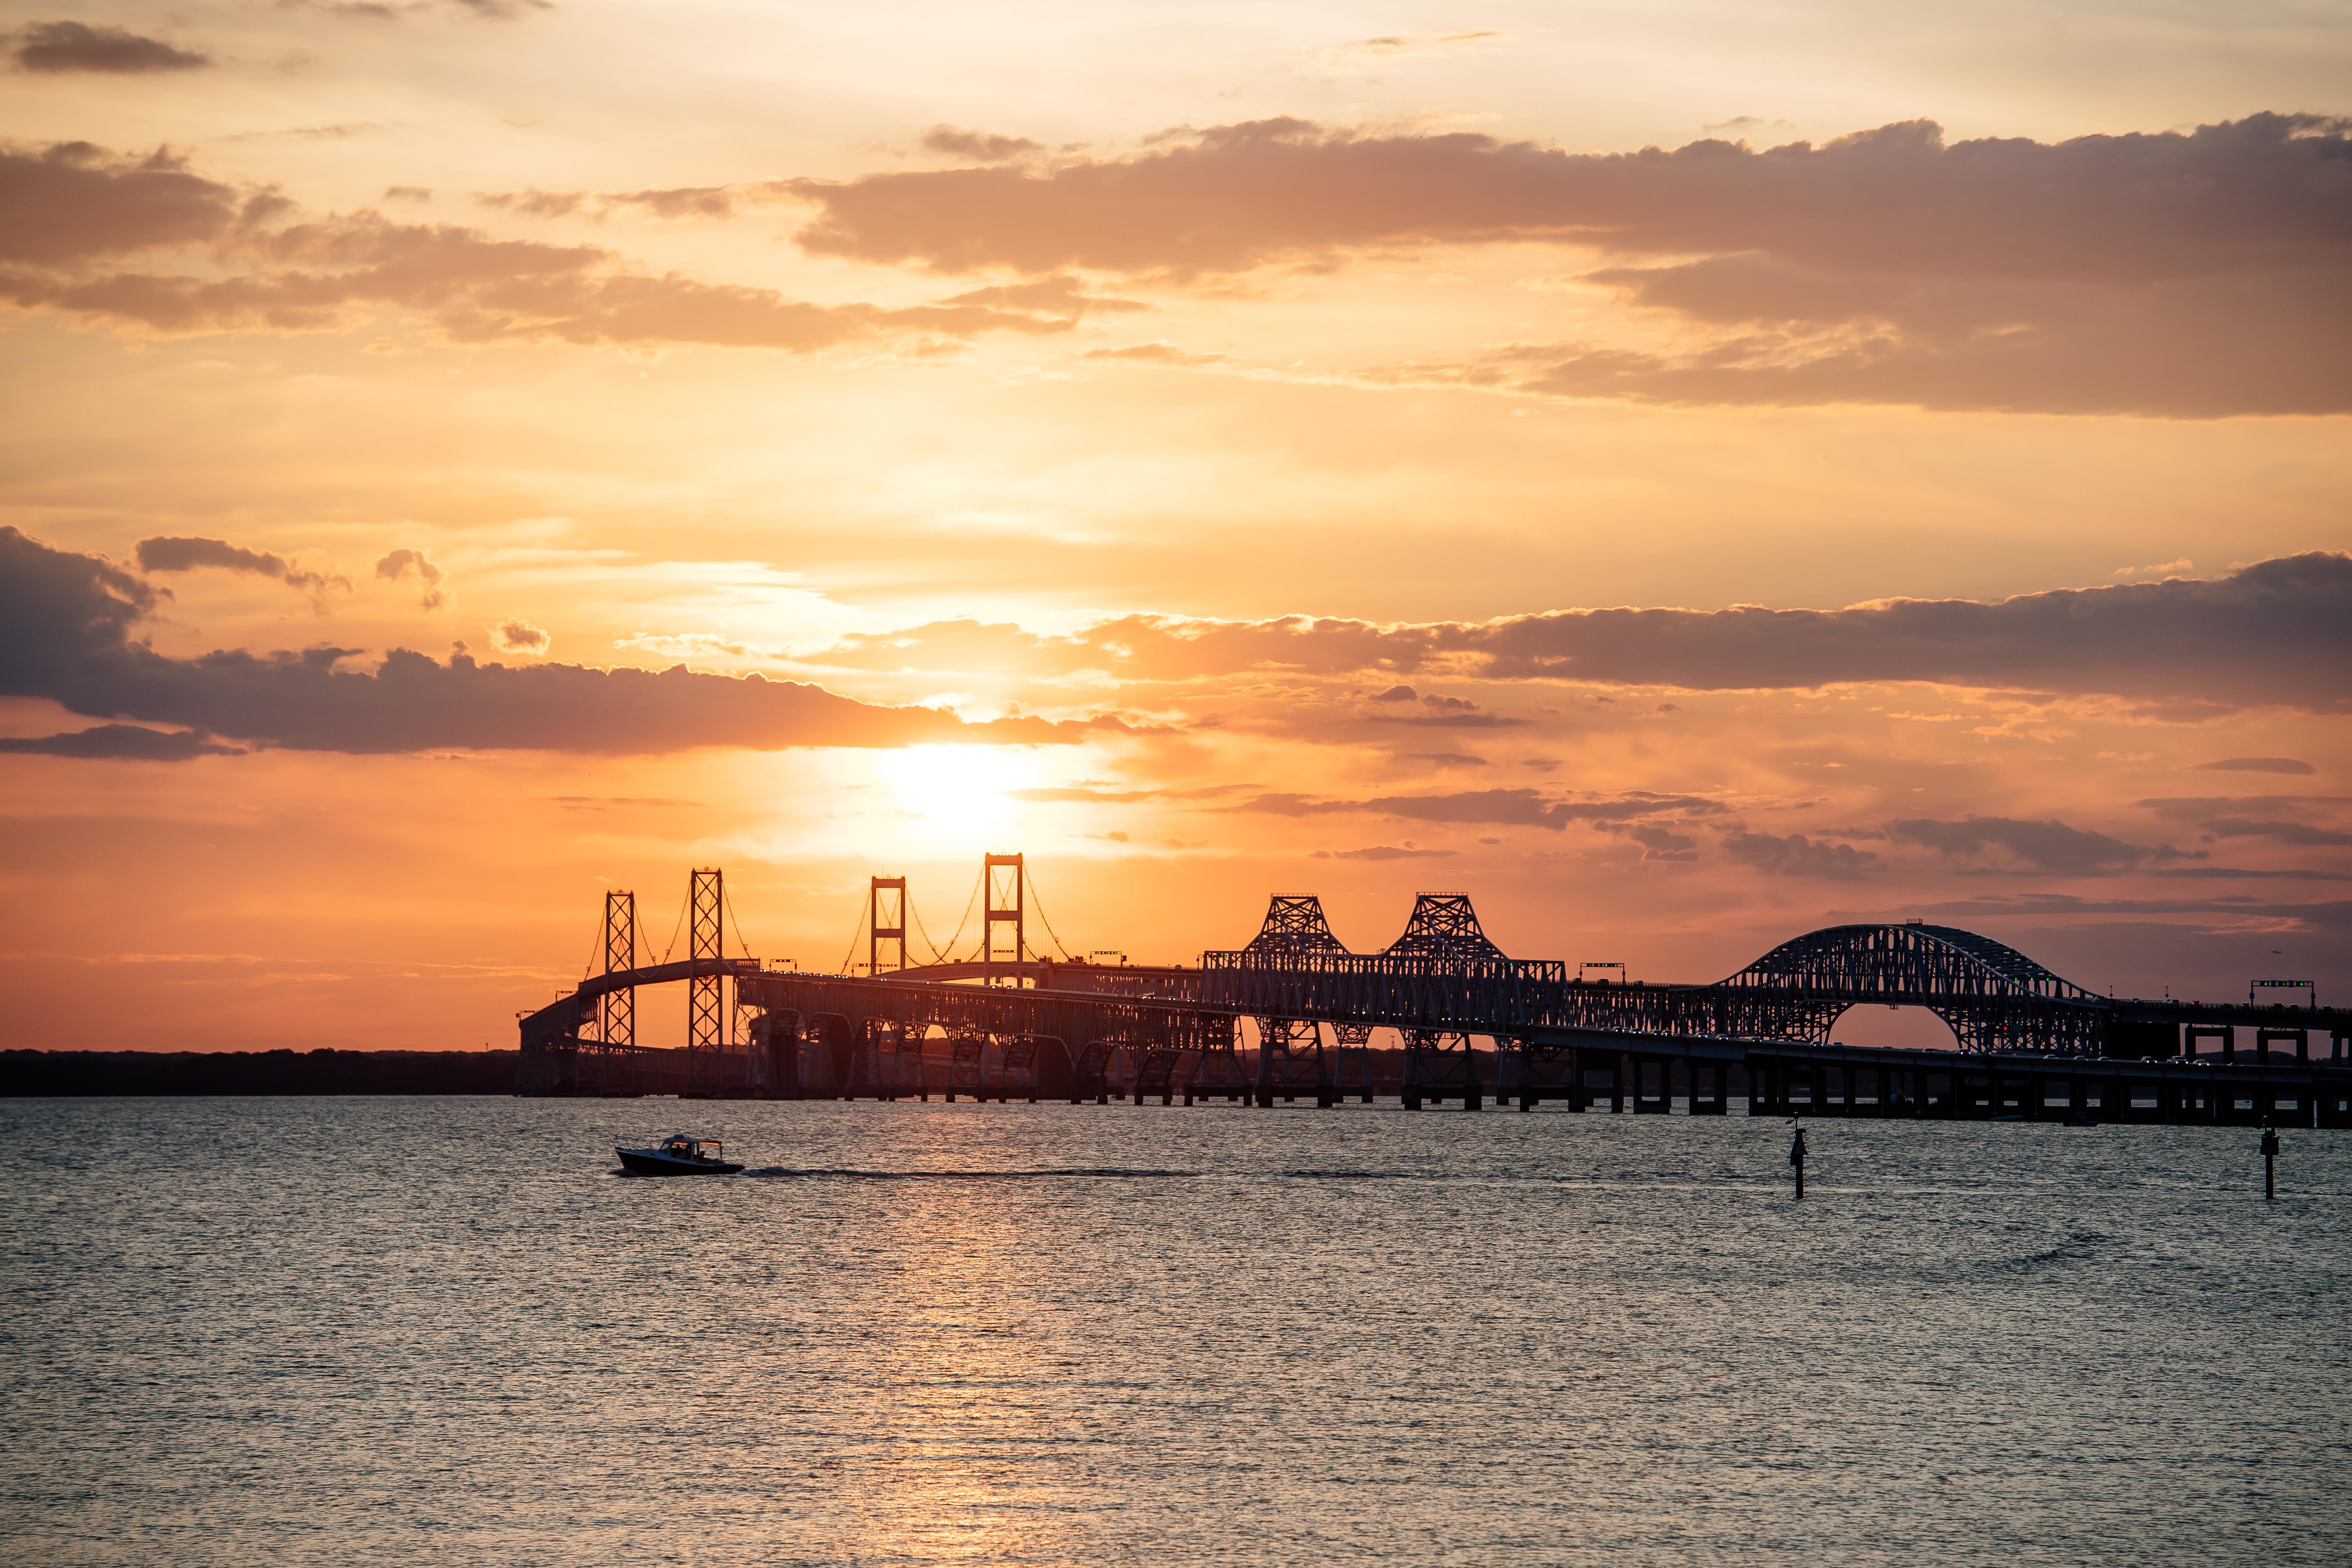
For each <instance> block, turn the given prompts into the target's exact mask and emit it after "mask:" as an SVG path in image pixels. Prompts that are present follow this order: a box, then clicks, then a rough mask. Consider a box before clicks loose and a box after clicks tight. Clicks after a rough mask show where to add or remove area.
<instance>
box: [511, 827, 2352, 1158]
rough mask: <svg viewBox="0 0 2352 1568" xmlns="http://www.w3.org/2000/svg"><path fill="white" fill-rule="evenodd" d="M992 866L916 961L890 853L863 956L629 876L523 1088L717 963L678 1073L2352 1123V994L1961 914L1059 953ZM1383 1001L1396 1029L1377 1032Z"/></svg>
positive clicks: (700, 874) (595, 1048)
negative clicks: (1608, 972) (2097, 960)
mask: <svg viewBox="0 0 2352 1568" xmlns="http://www.w3.org/2000/svg"><path fill="white" fill-rule="evenodd" d="M982 889H984V890H985V891H986V893H987V899H986V900H985V902H986V908H985V910H984V912H983V917H982V933H981V941H980V943H979V945H978V946H977V948H976V949H975V950H974V951H973V952H971V953H970V954H968V955H966V956H962V957H957V956H954V955H953V954H952V953H950V952H942V951H940V950H938V949H936V948H935V949H934V950H933V953H932V957H933V960H934V962H931V963H924V964H913V963H908V957H909V952H908V942H907V931H908V926H909V923H910V916H911V905H910V904H909V902H908V898H907V888H906V880H905V879H903V878H875V879H872V883H871V886H870V888H869V892H868V898H867V907H866V911H865V915H864V917H863V919H862V922H861V925H860V928H859V931H858V938H859V939H861V940H863V941H864V942H866V963H864V964H863V965H858V964H855V963H850V962H848V961H847V959H845V963H844V964H843V967H842V972H840V973H830V974H826V973H803V972H801V971H799V970H798V969H796V968H791V967H779V966H772V965H763V964H762V963H761V962H760V961H759V960H758V959H756V958H753V957H751V956H750V954H749V952H748V951H747V952H743V953H742V954H741V955H740V956H736V957H731V958H730V957H729V956H727V955H726V954H725V952H723V942H721V940H720V937H721V932H720V929H719V927H720V912H721V910H722V908H723V906H724V891H723V881H722V879H721V873H719V871H716V870H707V871H706V870H698V871H696V872H695V873H693V876H692V878H691V879H689V896H688V905H689V909H688V914H689V915H691V916H692V919H693V922H694V928H693V931H692V934H691V935H690V938H689V942H688V948H689V951H688V957H687V958H685V959H684V960H681V961H674V962H673V961H670V960H668V959H667V958H665V960H664V962H662V963H654V964H646V965H640V964H638V963H636V962H635V940H636V939H635V931H636V930H637V929H638V928H637V927H636V925H635V910H634V899H633V896H632V895H629V894H625V893H615V894H610V895H608V896H607V899H606V915H605V943H604V949H605V966H604V972H603V973H595V974H592V975H590V976H589V977H587V978H586V979H585V980H583V982H582V984H580V985H579V986H578V987H577V988H576V989H574V990H573V991H572V992H570V993H568V994H565V995H563V996H562V997H561V998H559V999H558V1000H557V1001H555V1002H554V1003H552V1004H551V1005H548V1006H546V1007H542V1008H541V1009H538V1010H537V1011H535V1012H532V1013H530V1014H528V1015H525V1016H521V1017H520V1036H521V1046H522V1058H523V1060H522V1079H521V1088H522V1089H523V1091H524V1092H530V1093H595V1092H603V1093H615V1092H631V1091H633V1090H640V1089H643V1088H644V1087H646V1086H647V1083H648V1079H647V1077H646V1059H647V1058H646V1054H645V1053H640V1052H638V1051H637V1050H636V1047H635V1041H634V1036H633V1028H634V1022H633V1019H634V1013H633V1004H630V1003H629V1002H628V1001H627V998H629V997H631V996H633V995H634V993H635V989H636V988H637V987H639V986H643V985H650V984H667V983H674V982H679V981H683V982H686V983H687V984H689V985H691V986H694V987H697V988H698V989H697V991H696V993H695V1001H694V1003H693V1005H691V1006H690V1007H689V1039H688V1049H687V1051H686V1052H685V1053H684V1054H683V1057H684V1059H683V1063H682V1065H676V1064H674V1065H672V1066H670V1067H669V1068H667V1070H666V1072H664V1073H660V1074H656V1080H655V1081H654V1083H653V1085H652V1086H653V1087H657V1088H668V1089H675V1090H676V1091H677V1092H680V1093H684V1094H689V1095H701V1096H722V1095H745V1096H757V1097H762V1098H785V1099H798V1098H808V1097H816V1098H842V1099H865V1098H876V1099H885V1100H891V1099H898V1098H925V1099H927V1098H929V1096H930V1095H931V1094H933V1093H940V1094H943V1095H945V1096H946V1097H947V1098H949V1099H954V1098H956V1097H958V1096H959V1095H962V1096H970V1097H971V1098H976V1099H982V1100H985V1099H992V1098H993V1099H999V1100H1002V1099H1008V1098H1021V1099H1026V1100H1037V1099H1041V1098H1043V1099H1056V1100H1058V1099H1069V1100H1073V1101H1074V1102H1076V1101H1083V1100H1089V1099H1091V1100H1097V1101H1101V1100H1107V1099H1108V1097H1109V1096H1110V1095H1111V1094H1112V1093H1113V1092H1118V1093H1119V1094H1120V1095H1121V1096H1122V1097H1126V1096H1132V1097H1134V1099H1135V1100H1136V1101H1137V1103H1142V1102H1143V1101H1144V1100H1147V1099H1152V1098H1156V1099H1158V1100H1160V1101H1161V1102H1163V1103H1173V1102H1174V1100H1175V1099H1176V1098H1177V1097H1178V1096H1180V1095H1181V1097H1182V1098H1183V1100H1184V1102H1185V1103H1186V1104H1188V1105H1190V1104H1194V1103H1197V1102H1199V1101H1202V1100H1220V1099H1221V1100H1226V1101H1228V1102H1234V1103H1248V1104H1253V1105H1258V1106H1272V1105H1273V1104H1275V1103H1276V1101H1277V1100H1282V1101H1295V1100H1300V1099H1303V1098H1306V1097H1309V1096H1311V1097H1313V1098H1314V1100H1315V1101H1316V1102H1317V1103H1318V1105H1323V1106H1332V1105H1336V1104H1338V1103H1339V1102H1340V1101H1341V1100H1364V1101H1370V1100H1372V1099H1373V1098H1374V1097H1375V1095H1376V1094H1377V1093H1379V1092H1381V1091H1382V1090H1387V1091H1390V1092H1393V1093H1394V1094H1395V1095H1396V1097H1397V1098H1398V1099H1400V1100H1402V1103H1403V1104H1404V1105H1405V1106H1406V1107H1407V1108H1408V1109H1412V1110H1418V1109H1421V1108H1422V1107H1423V1106H1429V1105H1441V1104H1444V1103H1446V1102H1448V1101H1449V1100H1450V1101H1452V1102H1454V1103H1456V1104H1458V1105H1460V1106H1462V1107H1464V1108H1465V1109H1473V1110H1475V1109H1479V1108H1481V1107H1483V1106H1484V1105H1485V1104H1486V1103H1487V1102H1488V1101H1489V1100H1492V1101H1494V1102H1495V1103H1497V1104H1501V1103H1508V1102H1513V1101H1516V1102H1517V1104H1518V1106H1519V1107H1520V1109H1522V1110H1529V1109H1532V1108H1533V1107H1535V1106H1536V1105H1538V1104H1540V1103H1544V1102H1547V1101H1550V1102H1556V1103H1562V1104H1566V1105H1568V1106H1570V1107H1571V1108H1573V1109H1576V1110H1586V1109H1589V1108H1591V1107H1593V1106H1595V1105H1598V1104H1601V1103H1602V1102H1604V1101H1605V1102H1606V1103H1607V1104H1608V1105H1609V1106H1610V1107H1611V1108H1612V1110H1615V1109H1626V1108H1628V1107H1629V1106H1630V1109H1631V1110H1633V1111H1636V1112H1657V1111H1662V1110H1668V1109H1670V1108H1671V1107H1672V1105H1673V1104H1674V1102H1675V1100H1677V1099H1680V1100H1683V1102H1684V1103H1685V1106H1686V1108H1687V1109H1688V1110H1689V1111H1690V1112H1691V1113H1692V1114H1697V1115H1707V1114H1723V1113H1725V1112H1726V1111H1727V1110H1728V1108H1729V1105H1730V1101H1731V1100H1732V1099H1733V1097H1734V1093H1735V1091H1737V1092H1738V1094H1739V1095H1740V1096H1741V1097H1742V1098H1743V1099H1744V1100H1745V1101H1746V1106H1747V1110H1748V1112H1749V1113H1750V1114H1755V1115H1780V1114H1788V1113H1790V1112H1791V1111H1795V1110H1804V1111H1807V1112H1808V1113H1810V1114H1815V1115H1821V1114H1846V1115H1885V1116H1891V1115H1905V1116H1937V1117H1977V1118H1987V1117H1994V1116H2001V1117H2007V1116H2017V1117H2021V1118H2025V1119H2029V1120H2034V1119H2042V1118H2045V1117H2051V1118H2062V1117H2082V1116H2086V1115H2095V1117H2096V1118H2097V1119H2098V1120H2101V1121H2218V1122H2236V1121H2272V1122H2280V1123H2294V1124H2301V1125H2310V1126H2352V1054H2347V1046H2352V1009H2344V1008H2334V1007H2326V1008H2323V1007H2320V1006H2318V1005H2316V1000H2315V998H2314V1000H2313V1003H2312V1005H2307V1006H2287V1005H2282V1004H2270V1005H2259V1004H2257V1003H2255V1002H2254V1001H2253V1000H2252V996H2251V993H2250V996H2249V1000H2248V1001H2247V1002H2246V1003H2244V1004H2238V1003H2234V1002H2229V1003H2215V1004H2208V1003H2204V1002H2184V1001H2173V1000H2170V999H2166V1000H2162V1001H2150V1000H2142V999H2117V998H2115V997H2109V996H2101V995H2099V994H2095V993H2093V992H2091V991H2088V990H2086V989H2084V987H2082V986H2079V985H2075V984H2071V983H2070V982H2068V981H2066V980H2064V979H2063V978H2061V977H2060V976H2058V975H2057V974H2055V973H2052V972H2051V971H2050V970H2048V969H2046V968H2045V967H2043V966H2042V965H2041V964H2039V963H2035V962H2034V961H2033V960H2032V959H2031V958H2029V957H2027V956H2026V955H2025V954H2023V953H2021V952H2017V951H2016V950H2015V949H2013V948H2011V947H2009V946H2007V945H2005V944H2003V943H2001V942H1996V941H1994V940H1992V939H1991V938H1990V937H1986V936H1982V935H1979V934H1978V933H1976V932H1973V931H1963V930H1960V929H1958V928H1957V927H1951V926H1939V925H1929V924H1926V923H1924V922H1921V921H1905V922H1901V923H1895V924H1864V925H1843V926H1832V927H1829V928H1826V929H1824V930H1821V931H1811V932H1808V933H1806V934H1804V935H1801V936H1798V937H1795V938H1793V939H1791V940H1790V941H1788V942H1783V943H1781V944H1780V946H1778V947H1776V948H1774V949H1772V951H1771V952H1767V953H1765V954H1764V955H1763V956H1762V957H1760V958H1759V959H1757V960H1756V962H1755V963H1750V964H1748V966H1747V967H1746V968H1744V969H1741V970H1740V971H1738V973H1734V974H1731V975H1729V976H1727V977H1726V978H1725V979H1722V980H1719V981H1716V982H1712V983H1706V984H1656V983H1648V982H1640V983H1636V982H1627V981H1623V980H1611V979H1607V978H1601V979H1591V978H1588V977H1587V976H1586V973H1585V970H1588V969H1590V968H1591V967H1594V966H1591V965H1586V966H1583V968H1580V970H1579V972H1578V973H1575V974H1570V973H1569V972H1568V966H1567V964H1566V963H1563V962H1561V961H1559V960H1550V959H1533V960H1531V959H1515V958H1512V957H1509V956H1508V955H1507V954H1505V953H1504V952H1502V951H1501V950H1500V949H1499V948H1498V947H1496V944H1495V943H1494V942H1492V941H1491V940H1490V939H1489V938H1488V937H1487V936H1486V932H1485V931H1484V930H1483V928H1482V927H1481V925H1480V922H1479V920H1478V916H1477V912H1476V910H1475V909H1474V908H1473V907H1472V904H1471V901H1470V899H1469V897H1468V895H1466V894H1463V893H1423V894H1421V895H1419V897H1418V898H1417V899H1416V900H1415V901H1414V905H1413V909H1412V914H1411V916H1410V917H1409V918H1408V920H1407V921H1406V924H1405V928H1404V930H1403V931H1402V933H1401V934H1400V935H1399V936H1398V937H1397V939H1396V940H1395V941H1394V942H1391V943H1390V944H1388V945H1387V946H1386V947H1384V948H1382V949H1381V950H1380V951H1379V952H1350V951H1349V949H1348V948H1347V947H1345V946H1344V945H1343V944H1342V943H1341V942H1339V940H1338V939H1337V937H1336V936H1335V935H1334V934H1333V933H1332V931H1331V929H1330V925H1329V922H1328V920H1327V919H1326V918H1325V916H1324V913H1323V910H1322V906H1321V903H1320V900H1318V899H1317V898H1315V897H1313V896H1307V895H1276V896H1275V897H1274V898H1273V899H1272V900H1270V901H1269V904H1268V907H1267V910H1266V914H1265V921H1264V922H1263V923H1262V925H1261V927H1260V929H1259V931H1257V933H1256V934H1255V936H1253V937H1252V938H1251V939H1250V941H1249V942H1246V943H1245V944H1244V945H1243V946H1241V947H1239V948H1235V949H1231V950H1223V951H1212V952H1204V953H1202V955H1201V960H1200V963H1198V964H1197V965H1192V966H1186V965H1167V966H1152V965H1137V964H1129V963H1125V962H1124V961H1123V960H1122V961H1120V962H1116V963H1101V962H1090V961H1087V960H1080V959H1077V958H1076V957H1074V956H1072V955H1069V954H1067V953H1066V952H1065V953H1063V955H1062V956H1061V957H1059V958H1058V959H1056V958H1048V957H1045V956H1044V955H1043V954H1041V953H1040V952H1038V951H1037V950H1036V949H1035V948H1034V947H1033V946H1032V945H1031V943H1030V942H1029V941H1028V937H1027V921H1028V914H1029V910H1030V909H1031V908H1032V894H1031V890H1030V889H1029V888H1028V886H1027V880H1026V868H1025V866H1024V863H1023V861H1022V858H1021V857H1019V856H990V857H988V858H987V862H986V864H985V865H984V866H983V868H982ZM620 900H626V901H627V902H626V904H625V907H624V906H623V905H621V903H620V902H619V901H620ZM975 900H976V901H977V900H978V891H977V890H976V893H975ZM969 915H970V910H969V909H968V910H967V922H968V921H969ZM682 923H684V921H682ZM914 923H915V924H916V927H917V929H918V930H919V920H918V921H914ZM1047 930H1048V932H1049V934H1050V927H1048V928H1047ZM616 933H621V934H617V935H616ZM960 939H961V928H959V931H958V935H957V937H956V938H952V939H950V944H949V946H950V949H952V948H953V947H954V945H955V942H957V941H958V940H960ZM1006 939H1009V941H1008V940H1006ZM738 940H739V945H740V931H739V932H738ZM928 940H929V939H928V937H926V938H925V941H926V942H927V943H928ZM1059 945H1060V944H1059V942H1058V939H1056V940H1055V947H1056V948H1058V947H1059ZM855 955H856V942H855V941H853V943H852V948H851V953H850V955H849V957H850V958H854V957H855ZM1112 956H1114V957H1116V956H1117V955H1112ZM861 968H862V969H863V971H864V973H856V971H857V970H859V969H861ZM727 987H731V990H732V994H733V998H734V1005H733V1007H732V1009H731V1010H730V1008H728V1007H727V1006H726V1005H724V1002H723V1000H722V988H727ZM1858 1005H1881V1006H1898V1007H1900V1006H1911V1007H1923V1008H1926V1009H1927V1010H1928V1011H1930V1012H1932V1013H1934V1014H1935V1015H1936V1016H1937V1017H1939V1018H1941V1019H1942V1020H1943V1021H1944V1022H1945V1023H1946V1024H1947V1025H1948V1026H1949V1027H1950V1028H1951V1030H1952V1034H1953V1037H1954V1041H1955V1045H1956V1047H1957V1048H1956V1049H1954V1050H1950V1051H1914V1050H1896V1049H1887V1048H1877V1047H1856V1046H1850V1045H1840V1044H1837V1043H1835V1041H1834V1040H1833V1038H1832V1033H1833V1030H1834V1028H1835V1026H1836V1025H1837V1023H1838V1020H1839V1019H1840V1018H1841V1017H1842V1016H1843V1014H1844V1013H1845V1012H1846V1011H1847V1010H1848V1009H1849V1008H1852V1007H1854V1006H1858ZM2242 1031H2243V1032H2245V1033H2246V1034H2247V1035H2249V1036H2250V1039H2249V1041H2248V1044H2249V1045H2250V1047H2251V1049H2249V1050H2247V1051H2244V1052H2242V1051H2241V1050H2240V1049H2239V1035H2240V1033H2241V1032H2242ZM1376 1032H1389V1033H1390V1037H1392V1038H1393V1039H1395V1040H1396V1041H1397V1045H1396V1046H1394V1047H1385V1048H1381V1049H1375V1047H1374V1046H1373V1043H1372V1041H1373V1037H1374V1035H1375V1033H1376ZM1481 1041H1483V1042H1485V1044H1484V1045H1483V1046H1480V1045H1479V1044H1478V1042H1481ZM2209 1042H2210V1043H2212V1044H2215V1045H2218V1046H2219V1047H2220V1048H2219V1051H2218V1053H2216V1054H2213V1055H2210V1056H2209V1055H2208V1054H2206V1053H2205V1052H2204V1051H2203V1050H2202V1049H2201V1047H2203V1046H2204V1045H2206V1044H2207V1043H2209ZM2315 1044H2317V1045H2320V1046H2323V1047H2324V1048H2325V1055H2324V1056H2318V1055H2315V1049H2314V1047H2315Z"/></svg>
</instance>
